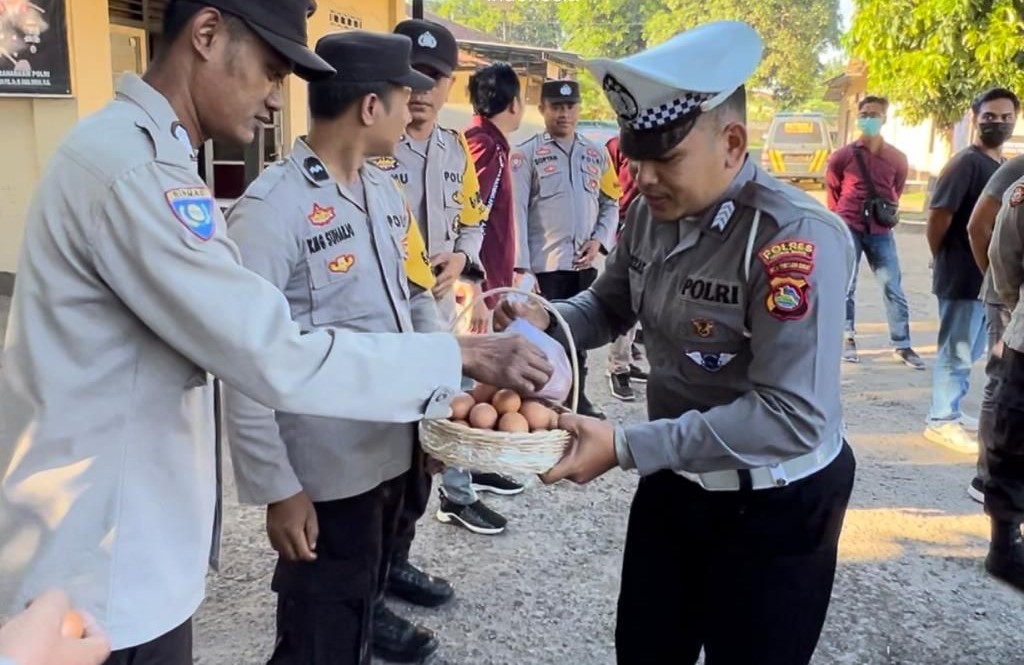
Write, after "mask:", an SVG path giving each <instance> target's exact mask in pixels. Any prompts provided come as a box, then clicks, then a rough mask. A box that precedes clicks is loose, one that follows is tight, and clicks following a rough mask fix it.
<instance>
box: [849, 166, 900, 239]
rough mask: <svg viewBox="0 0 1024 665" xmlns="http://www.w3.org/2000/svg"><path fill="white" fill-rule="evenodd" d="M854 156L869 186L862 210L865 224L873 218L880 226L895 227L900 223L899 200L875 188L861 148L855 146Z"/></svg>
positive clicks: (861, 214) (861, 213)
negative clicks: (890, 197)
mask: <svg viewBox="0 0 1024 665" xmlns="http://www.w3.org/2000/svg"><path fill="white" fill-rule="evenodd" d="M853 156H854V158H856V160H857V167H858V168H859V169H860V175H861V177H862V178H864V182H865V183H866V184H867V186H868V198H867V199H866V200H865V201H864V205H863V207H862V208H861V211H860V216H861V219H862V220H863V221H864V223H865V224H867V223H868V222H870V221H871V220H872V219H873V220H875V222H877V223H878V225H879V226H882V227H885V228H887V229H891V228H894V227H895V226H896V225H897V224H899V223H900V204H899V202H898V201H890V200H889V199H887V198H883V197H881V196H879V195H878V190H876V189H875V181H874V180H872V179H871V174H869V173H868V167H867V166H866V165H865V164H864V155H862V154H861V153H860V150H859V149H857V148H854V149H853Z"/></svg>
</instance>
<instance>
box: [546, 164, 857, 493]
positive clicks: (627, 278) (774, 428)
mask: <svg viewBox="0 0 1024 665" xmlns="http://www.w3.org/2000/svg"><path fill="white" fill-rule="evenodd" d="M853 266H854V251H853V244H852V239H851V237H850V233H849V230H848V229H847V227H846V224H844V223H843V221H842V220H840V219H839V218H838V217H836V216H835V215H834V214H832V213H831V212H829V211H828V210H826V209H825V208H824V207H823V206H822V205H820V204H819V203H817V202H815V201H814V200H813V199H811V198H810V197H809V196H808V195H807V194H805V193H804V192H802V191H800V190H798V189H796V188H794V187H792V186H789V185H786V184H783V183H780V182H779V181H777V180H776V179H775V178H773V177H772V176H770V175H768V174H766V173H765V172H764V171H762V170H761V169H760V168H759V167H757V165H755V164H754V163H753V162H751V161H749V160H748V161H747V163H746V164H745V165H744V167H743V168H742V170H741V171H740V173H739V174H738V175H737V177H736V178H735V179H734V181H733V183H732V185H731V186H730V188H729V190H728V191H727V193H726V194H725V195H724V197H723V198H722V199H721V200H720V201H719V202H718V203H716V204H715V205H714V206H712V207H711V208H710V209H709V211H708V212H707V214H705V215H703V216H702V217H700V218H696V219H684V220H680V221H678V222H656V221H654V220H653V219H652V217H651V214H650V212H649V209H648V208H647V204H646V201H645V200H644V199H643V197H640V198H638V199H637V202H636V203H635V204H634V205H633V206H631V207H630V211H629V216H628V218H627V220H626V225H625V231H624V233H623V236H622V238H621V239H620V242H619V245H618V246H617V247H616V249H615V250H614V251H613V252H612V253H611V255H610V256H609V259H608V261H607V263H606V267H605V271H604V272H603V273H602V275H601V276H600V277H599V278H598V279H597V281H596V282H595V284H594V285H593V287H592V288H591V290H588V291H585V292H584V293H582V294H580V295H579V296H576V297H574V298H572V299H570V300H568V301H563V302H560V303H558V304H556V307H557V308H558V311H559V312H560V313H562V314H563V315H564V316H565V318H566V320H567V322H568V323H569V326H570V328H571V330H572V332H573V335H574V336H575V338H576V341H577V344H579V345H580V346H581V347H582V348H595V347H597V346H600V345H602V344H604V343H607V342H609V341H611V340H612V339H614V338H615V337H617V336H618V335H619V334H621V333H623V332H625V331H626V330H629V329H630V328H631V327H632V326H633V324H634V323H635V322H636V321H637V320H638V319H639V321H640V323H641V324H642V326H643V329H644V342H645V343H646V348H647V353H648V356H649V358H650V365H651V372H650V378H649V386H650V387H649V388H648V391H647V396H648V415H649V417H650V419H651V422H648V423H641V424H637V425H631V426H628V427H625V428H623V429H620V430H619V432H618V435H619V436H618V438H619V439H620V441H619V443H620V444H624V445H619V446H617V448H618V449H620V450H621V451H622V452H626V453H627V455H626V457H627V459H625V460H621V459H620V463H621V464H623V466H625V467H626V468H630V467H633V466H635V467H636V468H638V469H639V471H640V472H641V473H642V474H644V475H646V474H650V473H654V472H656V471H659V470H662V469H672V470H675V471H685V472H690V473H704V472H710V471H721V470H734V469H739V468H756V467H762V466H766V465H772V464H776V463H779V462H782V461H785V460H788V459H791V458H793V457H797V456H799V455H802V454H805V453H808V452H811V451H812V450H814V449H816V448H818V447H819V446H821V445H822V444H823V443H824V442H828V441H830V440H833V441H834V440H836V439H838V440H839V442H841V437H842V436H843V429H844V428H843V422H842V403H841V400H840V380H839V371H840V355H841V352H842V339H843V324H844V320H845V304H844V303H845V298H846V293H847V288H848V286H849V284H850V279H851V277H852V275H853ZM621 439H625V440H624V441H622V440H621Z"/></svg>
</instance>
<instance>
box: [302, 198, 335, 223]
mask: <svg viewBox="0 0 1024 665" xmlns="http://www.w3.org/2000/svg"><path fill="white" fill-rule="evenodd" d="M306 219H308V220H309V223H310V224H312V225H313V226H327V225H328V224H330V223H331V222H333V221H334V206H322V205H320V204H319V203H314V204H313V210H312V212H310V213H309V215H307V216H306Z"/></svg>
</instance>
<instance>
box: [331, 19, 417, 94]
mask: <svg viewBox="0 0 1024 665" xmlns="http://www.w3.org/2000/svg"><path fill="white" fill-rule="evenodd" d="M411 52H412V42H411V41H410V40H409V38H408V37H406V36H405V35H394V34H382V33H379V32H368V31H366V30H346V31H344V32H336V33H334V34H331V35H326V36H325V37H322V38H321V39H320V41H318V42H317V43H316V53H317V55H319V56H320V57H321V58H323V59H324V60H326V61H327V63H328V64H330V65H331V66H332V67H334V68H335V69H336V70H337V71H338V73H337V74H335V76H334V80H335V81H340V82H344V83H377V82H380V81H387V82H389V83H394V84H395V85H404V86H408V87H410V88H412V89H413V90H430V89H431V88H433V87H434V79H432V78H430V77H428V76H424V75H423V74H420V73H419V72H417V71H416V70H414V69H413V68H412V67H411V66H410V64H409V55H410V53H411Z"/></svg>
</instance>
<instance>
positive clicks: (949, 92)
mask: <svg viewBox="0 0 1024 665" xmlns="http://www.w3.org/2000/svg"><path fill="white" fill-rule="evenodd" d="M1022 15H1024V3H1022V2H1021V0H927V1H926V2H921V1H920V0H859V4H858V6H857V12H856V14H855V15H854V18H853V25H852V26H851V29H850V32H849V33H848V34H847V36H846V40H845V41H846V45H847V47H848V48H849V50H850V51H851V52H852V53H853V54H854V55H855V56H857V57H858V58H861V59H863V60H864V61H865V62H866V63H867V64H868V76H869V80H870V82H871V90H872V92H877V93H878V94H882V95H886V96H887V97H888V98H889V99H890V100H891V101H893V102H896V103H899V104H900V113H901V114H902V115H903V116H904V117H905V118H906V119H907V120H909V121H910V122H920V121H923V120H925V119H927V118H932V119H934V120H935V121H936V123H937V124H938V125H939V126H940V127H943V128H947V129H948V128H949V127H951V126H952V125H954V124H955V123H956V122H957V121H959V120H960V119H961V118H962V117H963V115H964V113H966V112H967V110H968V109H969V108H970V104H971V100H972V99H973V98H974V96H975V95H977V93H978V92H980V91H981V90H983V89H985V88H988V87H991V86H996V85H998V86H1002V87H1006V88H1010V89H1011V90H1013V91H1015V92H1016V93H1018V94H1020V93H1024V50H1022V48H1024V19H1022Z"/></svg>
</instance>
